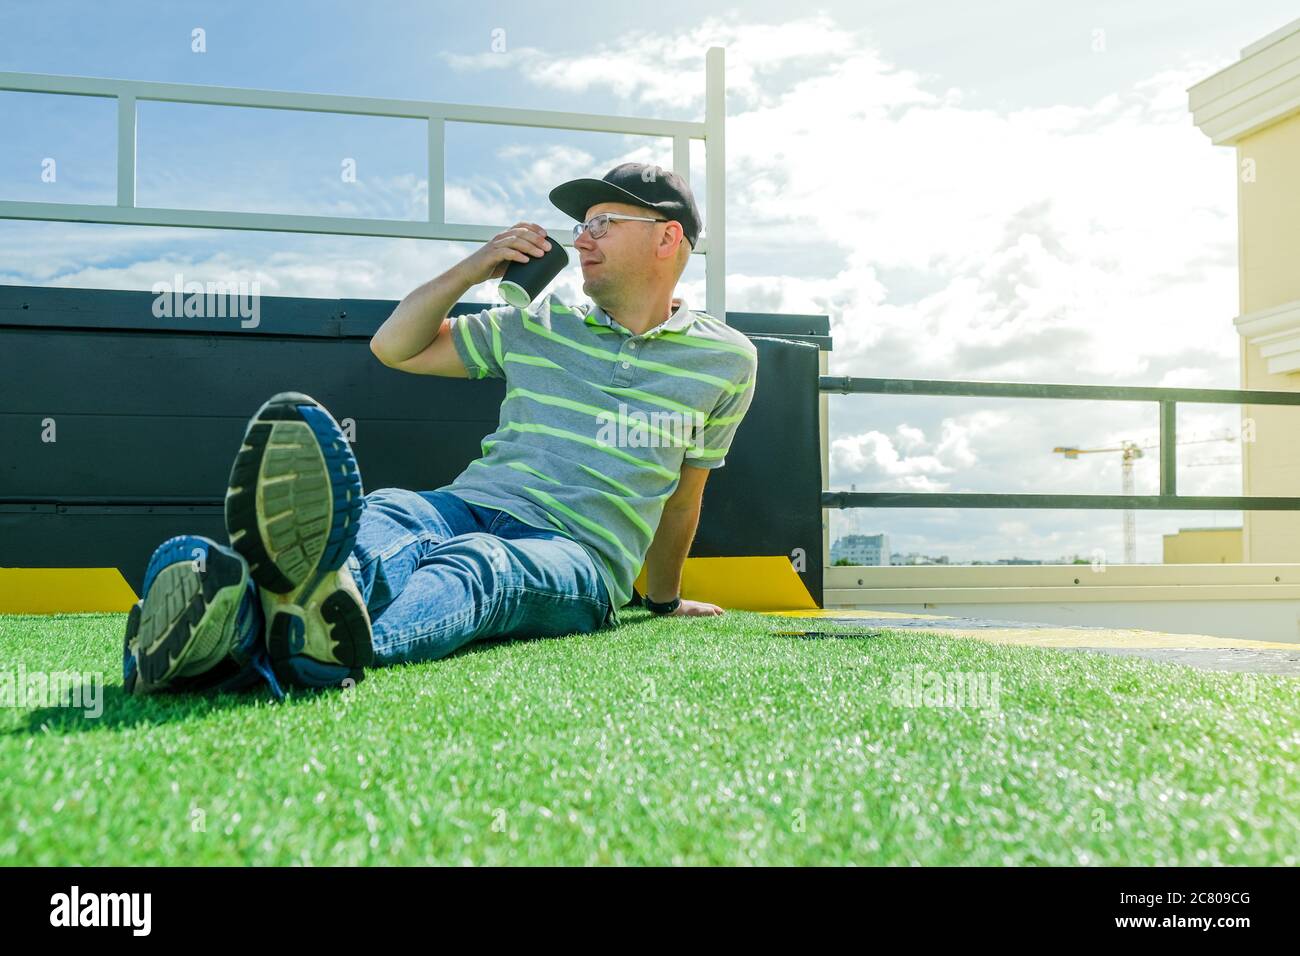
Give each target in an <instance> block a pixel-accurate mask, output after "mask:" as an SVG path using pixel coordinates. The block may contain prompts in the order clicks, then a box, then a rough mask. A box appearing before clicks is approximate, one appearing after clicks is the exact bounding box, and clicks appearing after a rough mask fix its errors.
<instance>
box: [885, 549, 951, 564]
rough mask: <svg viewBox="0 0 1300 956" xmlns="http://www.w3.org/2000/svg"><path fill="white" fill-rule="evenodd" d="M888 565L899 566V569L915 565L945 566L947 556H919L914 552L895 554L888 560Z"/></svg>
mask: <svg viewBox="0 0 1300 956" xmlns="http://www.w3.org/2000/svg"><path fill="white" fill-rule="evenodd" d="M890 563H891V564H896V565H899V566H900V567H905V566H910V565H915V564H947V563H948V555H946V554H941V555H939V556H938V557H937V558H936V557H933V556H931V555H928V554H920V553H919V552H916V551H909V552H908V553H907V554H899V553H897V552H895V553H894V554H893V555H892V556H891V558H890Z"/></svg>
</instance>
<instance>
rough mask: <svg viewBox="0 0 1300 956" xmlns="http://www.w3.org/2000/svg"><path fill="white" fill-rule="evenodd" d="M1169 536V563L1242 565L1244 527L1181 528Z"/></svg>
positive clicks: (1166, 559) (1167, 561) (1166, 539)
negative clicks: (1242, 533) (1242, 530)
mask: <svg viewBox="0 0 1300 956" xmlns="http://www.w3.org/2000/svg"><path fill="white" fill-rule="evenodd" d="M1164 538H1165V555H1164V563H1165V564H1240V563H1241V555H1242V549H1241V529H1240V528H1181V529H1179V531H1178V533H1177V534H1167V535H1165V536H1164Z"/></svg>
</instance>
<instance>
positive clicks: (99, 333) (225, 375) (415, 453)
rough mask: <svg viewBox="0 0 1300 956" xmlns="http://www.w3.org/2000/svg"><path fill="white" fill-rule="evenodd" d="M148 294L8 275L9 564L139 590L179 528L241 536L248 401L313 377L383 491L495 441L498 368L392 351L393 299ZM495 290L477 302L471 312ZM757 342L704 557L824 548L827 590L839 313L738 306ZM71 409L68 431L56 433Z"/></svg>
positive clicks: (424, 481) (306, 387) (435, 483)
mask: <svg viewBox="0 0 1300 956" xmlns="http://www.w3.org/2000/svg"><path fill="white" fill-rule="evenodd" d="M153 302H154V296H153V295H152V294H151V293H147V292H120V291H107V290H81V289H47V288H30V287H22V286H0V566H5V567H117V568H119V569H120V570H121V571H122V573H123V575H124V576H125V577H126V579H127V581H128V582H129V583H130V584H131V586H132V587H133V588H135V589H136V591H137V592H138V591H139V588H140V583H141V579H142V577H143V574H144V565H145V562H146V561H147V560H148V557H149V554H150V552H151V551H152V549H153V548H154V546H155V545H157V544H158V542H160V541H161V540H163V539H164V538H165V537H168V536H169V535H172V534H179V533H182V532H195V533H199V534H205V535H208V536H210V537H214V538H217V539H218V540H221V539H222V537H223V535H224V530H223V526H222V515H221V500H222V495H223V494H224V490H225V483H226V478H227V476H228V473H229V469H230V462H231V460H232V458H233V457H234V454H235V452H236V451H237V450H238V447H239V441H240V438H241V437H242V435H243V431H244V426H245V424H246V422H247V419H248V417H249V416H250V415H251V414H252V413H253V412H254V411H256V410H257V407H258V406H259V405H260V404H261V402H262V401H263V400H264V399H265V398H267V397H269V396H270V395H272V394H274V393H275V392H278V391H284V390H287V389H294V390H298V391H303V392H306V393H308V394H310V395H312V396H313V397H314V398H316V399H318V400H319V401H320V402H322V403H323V404H324V405H325V406H326V407H327V408H329V409H330V411H331V412H332V413H333V414H334V416H335V417H336V418H338V419H339V420H340V421H342V420H344V419H349V418H350V419H353V420H354V422H355V429H356V433H355V441H354V444H353V449H354V451H355V453H356V455H357V459H358V462H359V464H360V467H361V475H362V479H363V481H364V482H365V486H366V488H367V489H375V488H381V487H388V486H397V487H406V488H415V489H418V490H429V489H433V488H437V487H439V486H441V485H445V484H447V483H448V482H450V481H451V480H452V479H453V478H455V477H456V475H458V474H459V473H460V472H461V471H462V470H463V469H464V468H465V467H466V466H467V465H468V464H469V462H470V461H472V460H473V459H474V458H477V457H478V456H479V454H480V448H479V442H480V440H481V439H482V438H483V436H485V435H487V434H488V433H489V432H491V431H492V430H493V429H494V428H495V427H496V424H497V422H498V418H499V412H500V403H501V400H502V398H503V396H504V394H505V391H504V383H502V382H500V381H493V380H485V381H470V380H467V379H466V380H461V379H445V378H437V377H432V376H415V375H407V374H404V373H401V372H396V371H394V370H392V369H388V368H385V367H384V366H383V365H381V364H380V363H379V362H378V361H377V360H376V359H375V358H374V357H373V356H372V355H371V354H370V350H369V347H368V342H369V339H370V336H371V335H372V334H373V333H374V331H375V329H377V328H378V326H379V324H380V323H381V322H383V320H384V319H386V318H387V317H388V315H389V314H390V313H391V312H392V310H393V307H394V306H395V305H396V303H395V302H391V301H380V300H355V299H349V300H336V299H302V298H284V297H266V296H264V297H262V299H261V303H260V304H261V314H260V317H259V322H258V324H257V326H256V327H255V328H241V327H240V324H239V320H238V319H233V318H213V319H195V318H189V319H187V318H171V319H167V318H155V317H154V315H153V313H152V306H153ZM483 308H487V306H486V305H460V306H457V307H456V309H455V310H453V311H454V312H457V313H460V312H469V311H479V310H480V309H483ZM727 319H728V322H729V323H730V324H732V325H733V326H734V327H736V328H737V329H739V330H740V331H742V332H746V333H747V334H750V335H751V339H752V341H754V343H755V345H756V347H757V348H758V350H759V375H758V390H757V391H756V393H755V396H754V402H753V405H752V406H751V409H750V412H749V414H748V416H747V417H746V419H745V421H744V422H743V423H742V425H741V428H740V431H739V432H738V433H737V436H736V440H735V442H734V444H733V445H732V449H731V452H730V454H729V455H728V459H727V464H726V466H725V467H723V468H721V469H719V470H718V471H716V472H714V474H713V475H711V476H710V478H709V483H708V485H707V487H706V489H705V496H704V508H703V514H702V517H701V522H700V528H699V531H698V532H697V534H696V539H695V544H694V546H693V548H692V551H691V553H692V555H695V556H701V557H722V556H728V555H749V554H789V553H791V552H792V551H793V550H794V549H795V548H803V549H804V551H805V553H806V555H807V562H808V564H807V570H806V571H804V572H803V573H802V577H803V580H804V583H805V584H806V585H807V586H808V589H809V592H810V593H811V594H812V595H813V597H814V599H815V600H817V601H818V602H819V603H820V600H821V588H822V554H821V540H822V537H821V509H820V494H821V472H820V456H819V449H818V417H817V416H818V401H817V399H818V392H817V376H818V358H817V356H818V349H819V348H828V347H829V344H830V340H829V323H828V321H827V319H826V317H824V316H779V315H758V314H745V313H740V314H737V313H729V314H728V316H727ZM46 419H52V420H53V421H54V427H55V429H56V431H55V436H56V440H55V441H53V442H46V441H43V440H42V433H43V431H44V430H45V429H44V427H43V425H42V423H43V422H44V420H46Z"/></svg>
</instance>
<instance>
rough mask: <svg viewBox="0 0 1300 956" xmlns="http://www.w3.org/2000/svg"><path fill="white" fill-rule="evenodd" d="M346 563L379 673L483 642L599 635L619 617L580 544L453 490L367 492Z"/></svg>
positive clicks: (397, 489)
mask: <svg viewBox="0 0 1300 956" xmlns="http://www.w3.org/2000/svg"><path fill="white" fill-rule="evenodd" d="M347 566H348V568H349V569H350V570H351V571H352V576H353V577H354V578H355V579H356V582H357V586H358V587H359V588H360V589H361V595H362V597H363V598H365V601H366V607H367V609H368V610H369V612H370V620H371V626H372V632H373V642H374V647H375V664H376V665H377V666H379V665H384V664H398V663H403V662H406V661H427V660H434V659H436V658H440V657H446V656H447V655H448V654H451V653H452V652H453V651H455V650H456V649H457V648H459V647H461V646H462V645H464V644H468V643H469V642H470V641H472V640H474V639H475V638H479V637H547V636H555V635H560V634H572V633H577V632H585V631H594V630H597V629H598V628H601V627H604V626H605V625H606V623H607V622H608V621H609V620H610V618H612V617H613V613H614V612H613V609H612V608H611V607H610V602H609V598H608V597H607V596H606V593H605V585H604V583H603V582H602V580H601V577H600V572H598V571H597V570H596V567H595V565H594V564H593V563H592V558H591V556H590V555H589V554H588V553H587V552H586V551H585V550H584V549H583V548H582V547H581V546H580V545H578V544H577V542H575V541H574V540H573V539H571V538H567V537H565V536H564V535H562V534H560V533H558V532H556V531H549V530H545V529H542V528H534V527H532V526H531V525H527V524H524V523H523V522H522V521H519V520H518V519H516V518H514V517H513V516H511V515H509V514H507V513H506V512H504V511H498V510H496V509H493V508H484V507H480V506H478V505H472V504H469V503H468V502H466V501H464V500H463V499H461V498H459V497H457V496H456V495H454V494H452V493H451V492H449V491H425V492H415V491H407V490H405V489H402V488H381V489H380V490H378V491H372V492H371V493H370V494H368V495H366V507H365V509H364V510H363V511H362V512H361V526H360V528H359V530H358V532H357V543H356V545H355V546H354V547H353V549H352V553H351V555H349V556H348V559H347Z"/></svg>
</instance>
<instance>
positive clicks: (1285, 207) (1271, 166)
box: [1166, 20, 1300, 563]
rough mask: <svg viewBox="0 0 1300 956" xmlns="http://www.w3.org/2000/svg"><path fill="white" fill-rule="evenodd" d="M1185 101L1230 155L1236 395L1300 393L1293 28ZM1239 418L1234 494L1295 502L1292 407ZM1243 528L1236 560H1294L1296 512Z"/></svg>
mask: <svg viewBox="0 0 1300 956" xmlns="http://www.w3.org/2000/svg"><path fill="white" fill-rule="evenodd" d="M1188 93H1189V103H1190V106H1191V110H1192V114H1193V117H1194V120H1195V122H1196V125H1197V126H1199V127H1200V128H1201V130H1203V131H1204V132H1205V133H1206V134H1207V135H1208V136H1209V137H1210V138H1211V140H1212V141H1213V142H1214V143H1215V145H1221V146H1231V147H1234V148H1235V150H1236V158H1237V210H1238V223H1237V239H1238V264H1239V277H1240V314H1239V315H1238V316H1236V317H1235V319H1234V320H1233V321H1234V325H1235V326H1236V329H1237V331H1238V333H1239V334H1240V337H1241V338H1240V346H1241V353H1240V366H1241V383H1242V384H1241V387H1242V388H1248V389H1261V390H1268V391H1288V392H1300V20H1297V21H1295V22H1293V23H1291V24H1288V25H1287V26H1285V27H1282V28H1281V29H1280V30H1277V31H1275V32H1274V33H1272V34H1270V35H1269V36H1267V37H1264V38H1263V39H1261V40H1259V41H1257V42H1256V43H1252V44H1251V45H1250V46H1248V47H1246V48H1245V49H1243V50H1242V57H1241V60H1239V61H1238V62H1237V63H1235V64H1233V65H1232V66H1230V67H1228V68H1226V69H1224V70H1221V71H1219V72H1218V73H1216V74H1214V76H1211V77H1209V78H1208V79H1206V80H1203V81H1202V82H1200V83H1198V84H1197V85H1195V86H1193V87H1192V88H1191V89H1190V90H1189V91H1188ZM1242 416H1243V431H1242V437H1243V442H1242V465H1243V477H1242V488H1243V494H1246V495H1300V407H1296V408H1288V407H1279V406H1265V405H1253V406H1244V407H1243V408H1242ZM1243 525H1244V527H1243V532H1242V539H1243V558H1244V560H1245V561H1247V562H1269V563H1272V562H1295V561H1300V512H1278V511H1272V512H1270V511H1261V512H1254V513H1251V512H1246V513H1245V514H1244V515H1243ZM1166 560H1168V559H1166Z"/></svg>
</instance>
